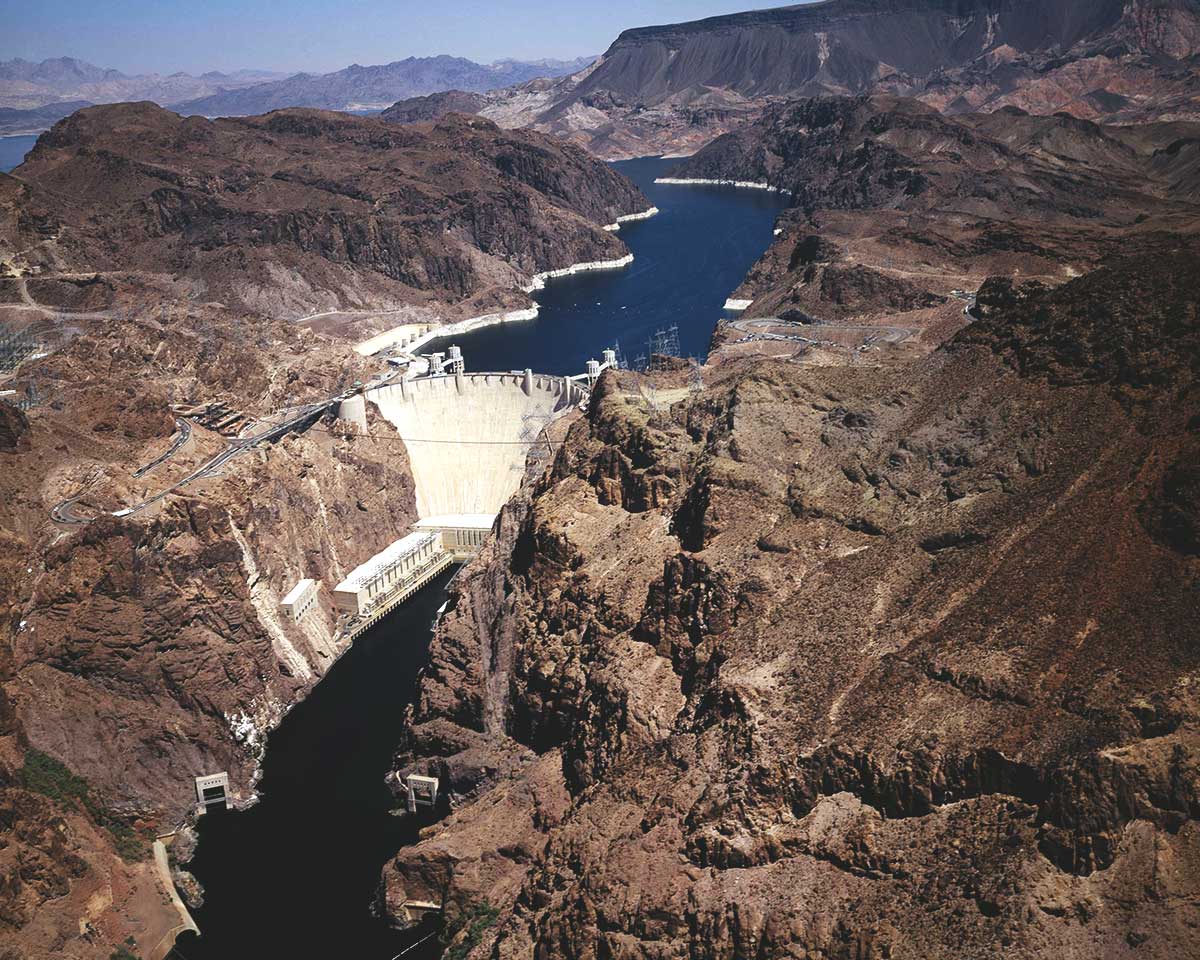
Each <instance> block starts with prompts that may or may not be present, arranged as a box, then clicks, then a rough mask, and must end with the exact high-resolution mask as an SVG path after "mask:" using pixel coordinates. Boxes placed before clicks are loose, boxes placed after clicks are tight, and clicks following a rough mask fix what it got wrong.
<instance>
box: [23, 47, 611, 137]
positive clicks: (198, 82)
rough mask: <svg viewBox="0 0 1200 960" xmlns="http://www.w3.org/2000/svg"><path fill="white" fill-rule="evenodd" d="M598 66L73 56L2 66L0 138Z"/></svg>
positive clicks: (324, 102) (398, 94)
mask: <svg viewBox="0 0 1200 960" xmlns="http://www.w3.org/2000/svg"><path fill="white" fill-rule="evenodd" d="M594 59H595V58H594V57H581V58H579V59H577V60H535V61H523V60H500V61H497V62H496V63H492V64H486V65H484V64H478V63H474V62H473V61H471V60H465V59H463V58H461V57H448V56H438V57H410V58H408V59H407V60H399V61H396V62H395V63H388V64H383V65H380V66H366V67H364V66H359V65H358V64H354V65H352V66H349V67H346V68H345V69H344V70H338V71H336V72H334V73H326V74H309V73H298V74H295V75H293V76H287V75H285V74H282V73H273V72H271V71H267V70H239V71H236V72H234V73H218V72H215V71H214V72H209V73H203V74H201V75H200V76H192V75H191V74H187V73H173V74H171V75H169V76H164V75H162V74H157V73H150V74H138V75H135V76H129V75H127V74H124V73H121V72H120V71H119V70H111V69H107V68H105V67H98V66H96V65H94V64H91V63H87V62H85V61H83V60H76V59H74V58H71V57H57V58H55V59H51V60H43V61H41V62H40V63H32V62H30V61H28V60H21V59H17V60H6V61H0V135H13V134H25V133H38V132H40V131H42V130H45V129H47V128H48V127H50V126H51V125H52V124H54V123H55V122H56V121H58V120H60V119H62V118H63V117H65V116H68V115H69V114H71V113H73V112H74V111H75V110H77V109H79V108H80V107H83V106H88V105H89V104H97V103H118V102H122V101H136V100H150V101H152V102H154V103H157V104H159V105H160V106H166V107H170V108H171V109H173V110H175V111H177V112H179V113H181V114H205V115H207V116H234V115H247V114H257V113H264V112H266V111H268V110H275V109H278V108H281V107H293V106H307V107H322V108H325V109H330V110H372V109H382V108H384V107H386V106H388V105H390V104H392V103H394V102H396V101H397V100H404V99H406V98H408V97H416V96H422V95H425V94H430V93H437V92H440V91H443V90H449V89H452V88H457V89H462V90H469V91H479V92H482V91H489V90H495V89H498V88H500V87H506V86H510V85H512V84H520V83H525V82H527V81H529V80H532V79H534V78H536V77H561V76H565V75H567V74H572V73H576V72H577V71H579V70H580V69H582V68H583V67H585V66H587V65H588V64H589V63H591V62H592V61H593V60H594Z"/></svg>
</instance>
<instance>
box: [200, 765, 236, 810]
mask: <svg viewBox="0 0 1200 960" xmlns="http://www.w3.org/2000/svg"><path fill="white" fill-rule="evenodd" d="M196 801H197V805H196V813H197V815H199V814H203V813H205V812H206V811H207V810H208V808H209V807H211V806H215V805H217V804H220V805H221V806H222V807H224V808H225V809H226V810H228V809H229V808H230V806H231V805H232V804H230V802H229V774H228V773H226V772H224V771H221V772H220V773H209V774H205V775H204V776H202V777H196Z"/></svg>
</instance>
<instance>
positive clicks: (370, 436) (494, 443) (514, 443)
mask: <svg viewBox="0 0 1200 960" xmlns="http://www.w3.org/2000/svg"><path fill="white" fill-rule="evenodd" d="M305 432H312V433H325V434H328V435H329V436H332V437H347V436H353V437H361V438H362V439H364V440H379V441H382V442H383V443H449V444H462V445H470V446H485V447H532V446H535V445H541V444H543V443H549V444H551V445H552V446H554V445H558V446H561V445H562V444H563V443H564V441H562V440H551V439H550V438H549V437H541V436H538V437H535V438H534V439H532V440H446V439H437V440H434V439H425V438H409V437H383V436H380V435H379V434H376V433H352V432H351V431H349V430H346V431H339V430H330V429H328V428H327V427H315V426H314V427H309V428H308V430H307V431H305Z"/></svg>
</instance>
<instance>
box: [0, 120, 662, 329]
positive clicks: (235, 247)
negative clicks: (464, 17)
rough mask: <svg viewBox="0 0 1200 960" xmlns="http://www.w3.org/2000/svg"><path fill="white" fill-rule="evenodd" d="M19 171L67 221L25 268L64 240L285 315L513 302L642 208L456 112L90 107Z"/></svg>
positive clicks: (541, 146) (627, 190)
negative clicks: (208, 112) (428, 119)
mask: <svg viewBox="0 0 1200 960" xmlns="http://www.w3.org/2000/svg"><path fill="white" fill-rule="evenodd" d="M14 176H15V177H16V178H18V179H19V180H20V181H22V182H23V183H25V184H27V185H28V187H29V188H30V189H32V190H35V191H42V192H44V193H45V195H46V196H47V197H53V198H54V206H55V209H56V210H57V211H58V215H59V217H60V218H61V220H62V221H63V224H64V227H65V229H64V230H62V231H60V233H59V235H58V237H57V238H56V239H55V240H54V241H53V243H52V244H50V245H42V246H38V247H35V248H33V250H32V252H31V253H30V254H29V255H28V258H27V260H28V262H27V264H26V265H27V266H34V265H37V264H38V263H42V264H45V265H47V266H49V265H51V264H52V262H53V260H54V258H55V257H57V256H60V253H59V252H58V251H56V245H57V246H61V247H63V248H64V249H63V250H62V251H61V256H63V257H65V258H66V259H69V260H71V261H72V262H74V263H86V264H87V265H88V266H89V267H90V268H91V269H93V270H109V269H120V270H130V271H140V272H144V273H150V274H158V275H170V276H171V277H173V278H175V279H176V280H177V281H182V282H184V283H187V284H189V285H190V287H191V289H192V290H193V292H194V293H195V294H196V295H198V296H202V297H203V298H204V299H206V300H220V301H221V302H223V303H225V304H227V305H228V306H230V307H231V308H235V309H248V310H252V311H256V312H263V313H266V312H270V313H276V314H279V315H282V316H291V317H293V318H296V317H300V316H301V315H304V314H309V313H315V312H318V311H321V310H335V309H339V308H353V307H359V306H370V307H372V308H375V309H381V308H383V307H385V306H392V307H413V308H421V309H423V310H424V311H425V313H426V315H427V317H429V318H435V317H439V316H442V315H445V314H452V313H457V314H458V315H463V316H472V315H478V314H483V313H487V312H488V311H489V310H494V309H497V308H500V307H503V306H506V305H510V304H516V305H522V306H524V305H526V304H527V302H528V301H527V299H526V298H525V296H524V295H523V294H521V293H520V292H519V290H518V289H517V288H518V287H520V286H521V285H522V284H523V283H525V281H527V280H528V278H529V276H530V275H531V274H534V273H537V272H539V271H543V270H549V269H557V268H560V267H566V266H569V265H570V264H573V263H580V262H590V261H596V260H605V259H616V258H619V257H621V256H623V255H625V253H626V252H627V251H626V250H625V247H624V245H623V244H622V243H621V241H620V240H619V239H617V237H615V236H614V235H613V234H611V233H608V232H605V231H604V230H602V229H601V227H602V226H603V225H604V224H608V223H611V222H613V221H614V220H616V219H617V217H618V216H620V215H622V214H627V213H635V212H637V211H639V210H642V209H645V207H646V206H648V204H647V202H646V201H645V200H644V198H642V197H641V196H640V195H639V193H638V191H637V190H636V189H635V188H634V187H633V185H632V184H631V183H630V182H629V181H628V180H626V179H625V178H624V177H622V176H621V175H620V174H618V173H616V172H615V171H613V170H611V169H610V168H609V167H607V166H606V165H604V164H602V163H600V162H598V161H596V160H594V159H593V158H591V157H589V156H587V155H586V154H585V153H584V152H583V151H582V150H580V149H579V148H577V147H574V146H571V145H569V144H564V143H562V142H561V141H559V140H557V139H555V138H552V137H548V136H546V135H543V134H537V133H528V132H522V131H517V132H503V131H501V130H500V129H499V128H497V127H496V126H495V125H494V124H493V123H491V122H490V121H487V120H482V119H479V118H466V117H451V118H447V119H445V120H443V121H441V122H439V123H437V124H436V125H429V124H427V125H422V126H404V127H401V126H398V125H395V124H389V123H385V122H383V121H381V120H377V119H372V118H356V117H351V116H347V115H344V114H335V113H323V112H320V111H313V110H287V111H279V112H276V113H272V114H268V115H266V116H263V117H249V118H242V119H228V120H217V121H208V120H204V119H202V118H199V117H189V118H183V117H180V116H178V115H176V114H174V113H171V112H170V111H167V110H164V109H162V108H160V107H156V106H154V105H153V104H147V103H142V104H120V105H112V106H103V107H95V108H91V109H88V110H83V111H80V112H79V113H77V114H75V115H73V116H72V117H70V118H68V119H66V120H64V121H62V122H61V123H59V124H57V125H56V126H55V127H54V128H53V129H52V130H51V131H49V132H48V133H47V134H45V135H44V136H43V137H42V138H41V139H40V140H39V142H38V144H37V146H36V148H35V149H34V150H33V152H32V153H31V154H30V155H29V156H28V158H27V159H26V161H25V163H24V164H22V165H21V166H20V167H19V168H18V169H17V170H16V171H14ZM39 258H40V259H39Z"/></svg>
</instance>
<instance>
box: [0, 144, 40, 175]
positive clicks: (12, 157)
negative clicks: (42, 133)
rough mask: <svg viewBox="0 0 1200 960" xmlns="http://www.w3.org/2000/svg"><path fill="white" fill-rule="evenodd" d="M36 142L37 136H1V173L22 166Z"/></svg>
mask: <svg viewBox="0 0 1200 960" xmlns="http://www.w3.org/2000/svg"><path fill="white" fill-rule="evenodd" d="M35 143H37V137H0V173H8V172H9V171H10V170H12V169H13V168H14V167H18V166H20V165H21V161H22V160H24V159H25V154H27V153H28V152H29V151H30V150H32V149H33V145H34V144H35Z"/></svg>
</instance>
